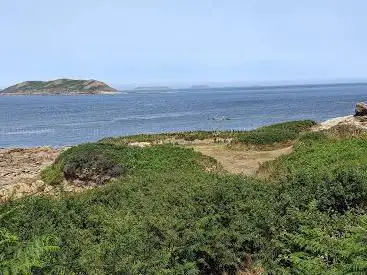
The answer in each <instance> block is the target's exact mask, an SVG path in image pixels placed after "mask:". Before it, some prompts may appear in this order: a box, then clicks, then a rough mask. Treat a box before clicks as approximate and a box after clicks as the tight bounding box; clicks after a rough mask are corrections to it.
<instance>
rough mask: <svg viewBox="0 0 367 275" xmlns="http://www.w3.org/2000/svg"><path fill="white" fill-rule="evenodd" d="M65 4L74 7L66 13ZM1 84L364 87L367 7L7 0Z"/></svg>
mask: <svg viewBox="0 0 367 275" xmlns="http://www.w3.org/2000/svg"><path fill="white" fill-rule="evenodd" d="M71 7H72V8H71ZM0 8H1V11H2V16H1V17H0V24H1V26H2V27H3V29H2V32H1V39H2V43H0V54H1V56H2V60H1V65H2V70H1V74H0V87H3V88H5V87H7V86H10V85H13V84H15V83H18V82H22V81H26V80H49V79H56V78H76V79H90V78H93V79H98V80H101V81H104V82H106V83H108V84H110V85H112V86H118V87H120V86H128V87H134V86H147V85H148V86H151V85H154V86H155V85H168V86H172V85H175V86H176V85H198V84H209V85H213V84H211V83H232V84H233V83H242V84H241V85H253V84H257V85H264V83H276V84H279V83H296V84H297V83H298V84H299V83H325V82H355V81H364V80H367V73H366V70H365V64H366V63H367V55H366V54H365V52H366V50H365V49H366V44H367V37H366V36H365V35H363V34H364V32H365V30H364V26H365V25H366V23H367V19H366V18H365V11H366V10H367V2H365V1H362V0H356V1H353V2H346V1H342V0H336V1H332V0H325V1H322V2H320V1H316V0H311V1H307V2H305V1H303V2H294V1H291V0H280V1H276V2H273V1H265V0H263V1H255V0H248V1H240V0H229V1H226V2H222V1H210V0H203V1H200V2H199V1H194V0H187V1H184V2H173V1H168V0H156V1H147V0H137V1H117V0H111V1H108V2H107V1H104V2H102V1H97V0H88V1H87V0H73V1H72V0H64V1H46V0H34V1H26V0H12V1H10V0H4V1H2V3H1V4H0Z"/></svg>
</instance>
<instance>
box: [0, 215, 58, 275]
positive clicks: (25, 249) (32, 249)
mask: <svg viewBox="0 0 367 275" xmlns="http://www.w3.org/2000/svg"><path fill="white" fill-rule="evenodd" d="M15 210H16V208H14V209H12V210H10V211H8V212H6V213H3V214H2V215H0V221H1V220H2V219H4V218H5V217H7V216H11V215H13V213H14V212H15ZM55 242H56V240H55V238H54V237H51V236H37V237H35V238H34V239H32V240H28V241H25V242H24V241H22V240H21V239H20V238H19V237H18V236H17V235H15V234H13V233H10V232H9V231H8V230H7V229H6V228H3V227H0V274H4V275H8V274H9V275H12V274H32V272H33V271H35V270H37V269H41V268H43V267H45V260H44V258H45V256H47V255H49V253H51V252H54V251H56V250H57V249H58V246H55V245H53V244H54V243H55Z"/></svg>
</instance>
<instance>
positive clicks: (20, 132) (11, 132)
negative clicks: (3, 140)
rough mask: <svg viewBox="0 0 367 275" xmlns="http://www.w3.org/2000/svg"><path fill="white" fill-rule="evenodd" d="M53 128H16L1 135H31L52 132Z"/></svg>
mask: <svg viewBox="0 0 367 275" xmlns="http://www.w3.org/2000/svg"><path fill="white" fill-rule="evenodd" d="M54 132H55V130H54V129H41V130H18V131H10V132H3V133H2V134H3V135H32V134H44V133H54Z"/></svg>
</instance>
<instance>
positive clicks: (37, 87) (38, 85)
mask: <svg viewBox="0 0 367 275" xmlns="http://www.w3.org/2000/svg"><path fill="white" fill-rule="evenodd" d="M117 92H118V91H117V90H116V89H114V88H112V87H110V86H108V85H107V84H105V83H103V82H101V81H97V80H93V79H90V80H74V79H57V80H52V81H25V82H21V83H18V84H16V85H13V86H10V87H8V88H6V89H4V90H2V91H0V95H73V94H115V93H117Z"/></svg>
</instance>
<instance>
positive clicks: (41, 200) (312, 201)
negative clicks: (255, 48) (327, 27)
mask: <svg viewBox="0 0 367 275" xmlns="http://www.w3.org/2000/svg"><path fill="white" fill-rule="evenodd" d="M334 122H335V121H333V122H332V123H328V124H316V123H315V122H313V121H310V120H306V121H294V122H286V123H280V124H275V125H270V126H266V127H262V128H259V129H256V130H252V131H226V132H186V133H185V132H184V133H176V134H160V135H159V134H158V135H137V136H130V137H115V138H106V139H103V140H101V141H99V142H95V143H88V144H81V145H78V146H74V147H71V148H69V149H66V150H64V151H63V152H62V153H61V154H60V155H59V157H58V158H57V159H56V160H55V162H54V163H53V164H52V165H50V166H48V167H46V168H45V169H44V170H43V171H42V173H41V176H42V179H43V181H44V182H45V184H46V187H45V189H40V190H38V193H37V194H36V195H33V196H31V195H28V196H25V197H23V198H20V199H10V200H8V201H6V202H4V203H2V204H0V221H1V222H0V224H1V226H0V273H1V274H208V275H209V274H218V275H223V274H234V275H235V274H236V275H260V274H329V275H334V274H367V245H366V244H367V172H366V171H367V170H366V167H367V154H366V153H367V134H366V131H367V130H366V129H367V120H366V121H365V120H364V118H361V119H359V118H357V117H348V118H347V119H346V120H344V122H341V123H337V124H336V123H334ZM338 122H339V120H338ZM190 142H196V143H195V144H197V145H198V146H199V147H200V146H203V144H204V142H206V143H205V144H206V145H207V146H212V148H215V150H216V151H218V150H221V148H222V149H223V148H224V149H225V150H227V152H228V153H229V154H232V155H235V154H237V153H239V152H249V151H251V152H256V151H259V152H261V154H266V152H270V151H271V150H274V149H277V148H278V149H279V148H285V147H286V148H291V150H290V151H288V153H287V154H283V155H282V156H279V157H278V158H276V159H274V160H271V161H268V162H265V163H263V164H261V165H260V169H258V171H257V172H256V173H255V174H252V175H241V174H233V173H230V172H228V171H226V170H225V169H223V167H222V166H221V164H220V162H219V160H220V159H218V160H217V159H215V158H212V157H209V156H207V155H204V154H202V153H200V152H197V151H196V150H195V149H194V148H192V147H191V148H190V147H189V145H190ZM192 144H193V143H192ZM200 148H201V147H200ZM221 157H223V156H221ZM245 161H246V160H245ZM47 186H48V187H49V186H51V187H52V188H53V193H52V192H51V193H43V194H42V190H46V189H47V188H48V187H47ZM68 186H69V187H70V186H74V187H75V186H78V188H79V189H73V190H74V191H67V187H68ZM75 188H76V187H75ZM76 191H78V192H76Z"/></svg>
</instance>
